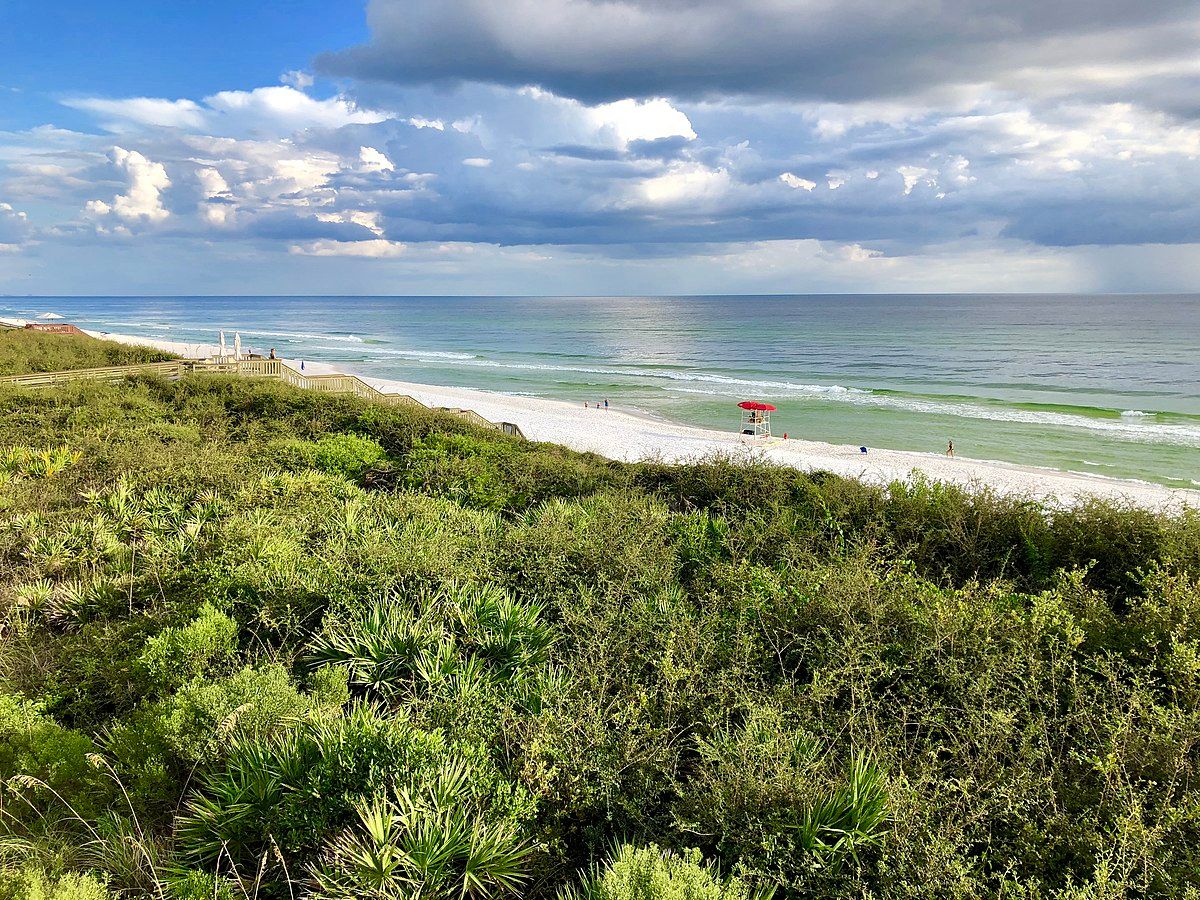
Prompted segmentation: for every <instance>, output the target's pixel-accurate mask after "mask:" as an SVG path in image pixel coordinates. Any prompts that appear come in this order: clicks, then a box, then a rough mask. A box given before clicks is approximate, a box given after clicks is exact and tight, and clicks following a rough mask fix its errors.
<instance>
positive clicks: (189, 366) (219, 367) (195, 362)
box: [0, 359, 525, 438]
mask: <svg viewBox="0 0 1200 900" xmlns="http://www.w3.org/2000/svg"><path fill="white" fill-rule="evenodd" d="M192 373H201V374H213V375H240V376H244V377H248V378H274V379H278V380H279V381H282V382H283V383H284V384H290V385H292V386H293V387H298V388H304V389H305V390H309V391H322V392H324V393H329V394H353V395H354V396H356V397H362V398H363V399H365V400H374V401H376V402H382V403H397V404H401V405H404V406H419V407H422V408H423V409H436V410H437V411H438V412H444V413H448V414H450V415H452V416H456V417H457V418H460V419H463V420H464V421H467V422H470V423H471V424H473V425H478V426H480V427H481V428H492V429H495V430H497V431H503V432H504V433H505V434H510V435H513V436H514V437H519V438H523V437H525V435H524V434H522V433H521V429H520V428H519V427H518V426H517V425H515V424H514V423H512V422H493V421H491V420H490V419H485V418H484V417H483V416H481V415H480V414H479V413H477V412H475V410H473V409H456V408H451V407H446V406H440V407H427V406H425V404H424V403H422V402H421V401H420V400H417V399H416V398H415V397H410V396H408V395H407V394H389V393H385V392H384V391H381V390H379V389H377V388H375V387H372V386H371V385H369V384H367V382H365V381H363V380H362V379H361V378H359V377H358V376H357V375H305V374H304V373H303V372H298V371H296V370H295V369H293V368H292V367H291V366H288V365H285V364H284V363H283V360H279V359H241V360H236V361H234V360H228V361H222V362H211V361H209V360H200V359H180V360H172V361H170V362H160V363H141V364H137V365H132V366H108V367H105V368H101V369H70V370H68V371H65V372H35V373H31V374H28V375H4V376H0V384H15V385H22V386H26V387H28V386H33V387H37V386H42V385H53V384H65V383H66V382H68V381H80V380H84V379H91V380H96V381H121V380H122V379H124V378H127V377H129V376H131V375H157V376H158V377H160V378H166V379H167V380H169V381H178V380H179V379H180V378H183V377H184V376H185V375H189V374H192Z"/></svg>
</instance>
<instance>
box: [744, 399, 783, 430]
mask: <svg viewBox="0 0 1200 900" xmlns="http://www.w3.org/2000/svg"><path fill="white" fill-rule="evenodd" d="M738 408H739V409H740V410H741V411H742V434H752V435H754V436H755V437H759V436H760V435H765V436H766V437H770V436H771V413H773V412H775V407H774V406H772V405H771V404H770V403H760V402H759V401H758V400H743V401H742V402H741V403H739V404H738Z"/></svg>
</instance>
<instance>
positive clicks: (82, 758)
mask: <svg viewBox="0 0 1200 900" xmlns="http://www.w3.org/2000/svg"><path fill="white" fill-rule="evenodd" d="M95 749H96V748H95V745H94V744H93V743H92V741H91V740H90V739H89V738H88V737H86V736H85V735H82V734H79V733H77V732H74V731H71V730H70V729H68V728H63V727H62V726H61V725H59V724H58V723H57V722H55V721H54V720H53V719H51V718H50V717H49V716H47V715H46V714H45V712H44V706H43V704H41V703H37V702H34V701H30V700H25V699H23V698H21V697H19V696H15V695H13V694H8V693H4V692H0V790H3V792H4V794H5V795H7V802H6V803H5V804H4V806H5V807H6V808H7V814H8V815H10V816H14V817H16V818H17V819H18V820H21V821H26V822H30V821H34V820H37V819H40V818H42V817H43V816H47V817H49V818H50V819H54V818H58V817H72V816H73V815H75V813H78V814H79V815H80V816H85V817H86V816H89V815H95V814H96V812H97V810H98V808H99V807H100V805H101V804H102V803H103V800H104V798H105V796H106V794H107V791H106V780H105V779H104V778H103V776H101V775H100V773H98V772H97V771H96V770H95V768H94V767H93V766H92V764H91V762H90V761H89V759H88V756H89V755H90V754H91V753H93V752H95ZM18 795H19V796H18Z"/></svg>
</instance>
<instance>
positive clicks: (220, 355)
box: [218, 331, 225, 360]
mask: <svg viewBox="0 0 1200 900" xmlns="http://www.w3.org/2000/svg"><path fill="white" fill-rule="evenodd" d="M218 356H219V358H220V359H222V360H223V359H225V332H223V331H222V332H221V351H220V353H219V354H218Z"/></svg>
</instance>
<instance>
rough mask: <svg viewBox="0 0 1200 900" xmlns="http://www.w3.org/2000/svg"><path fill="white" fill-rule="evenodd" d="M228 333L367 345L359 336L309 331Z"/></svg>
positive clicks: (250, 330) (253, 330) (245, 330)
mask: <svg viewBox="0 0 1200 900" xmlns="http://www.w3.org/2000/svg"><path fill="white" fill-rule="evenodd" d="M225 330H226V331H241V333H242V334H246V335H253V336H255V337H278V338H298V339H300V340H309V341H336V342H338V343H342V344H365V343H366V341H365V340H364V339H363V338H360V337H359V336H358V335H357V334H313V333H311V332H307V331H258V330H256V329H254V328H241V329H238V328H227V329H225Z"/></svg>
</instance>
